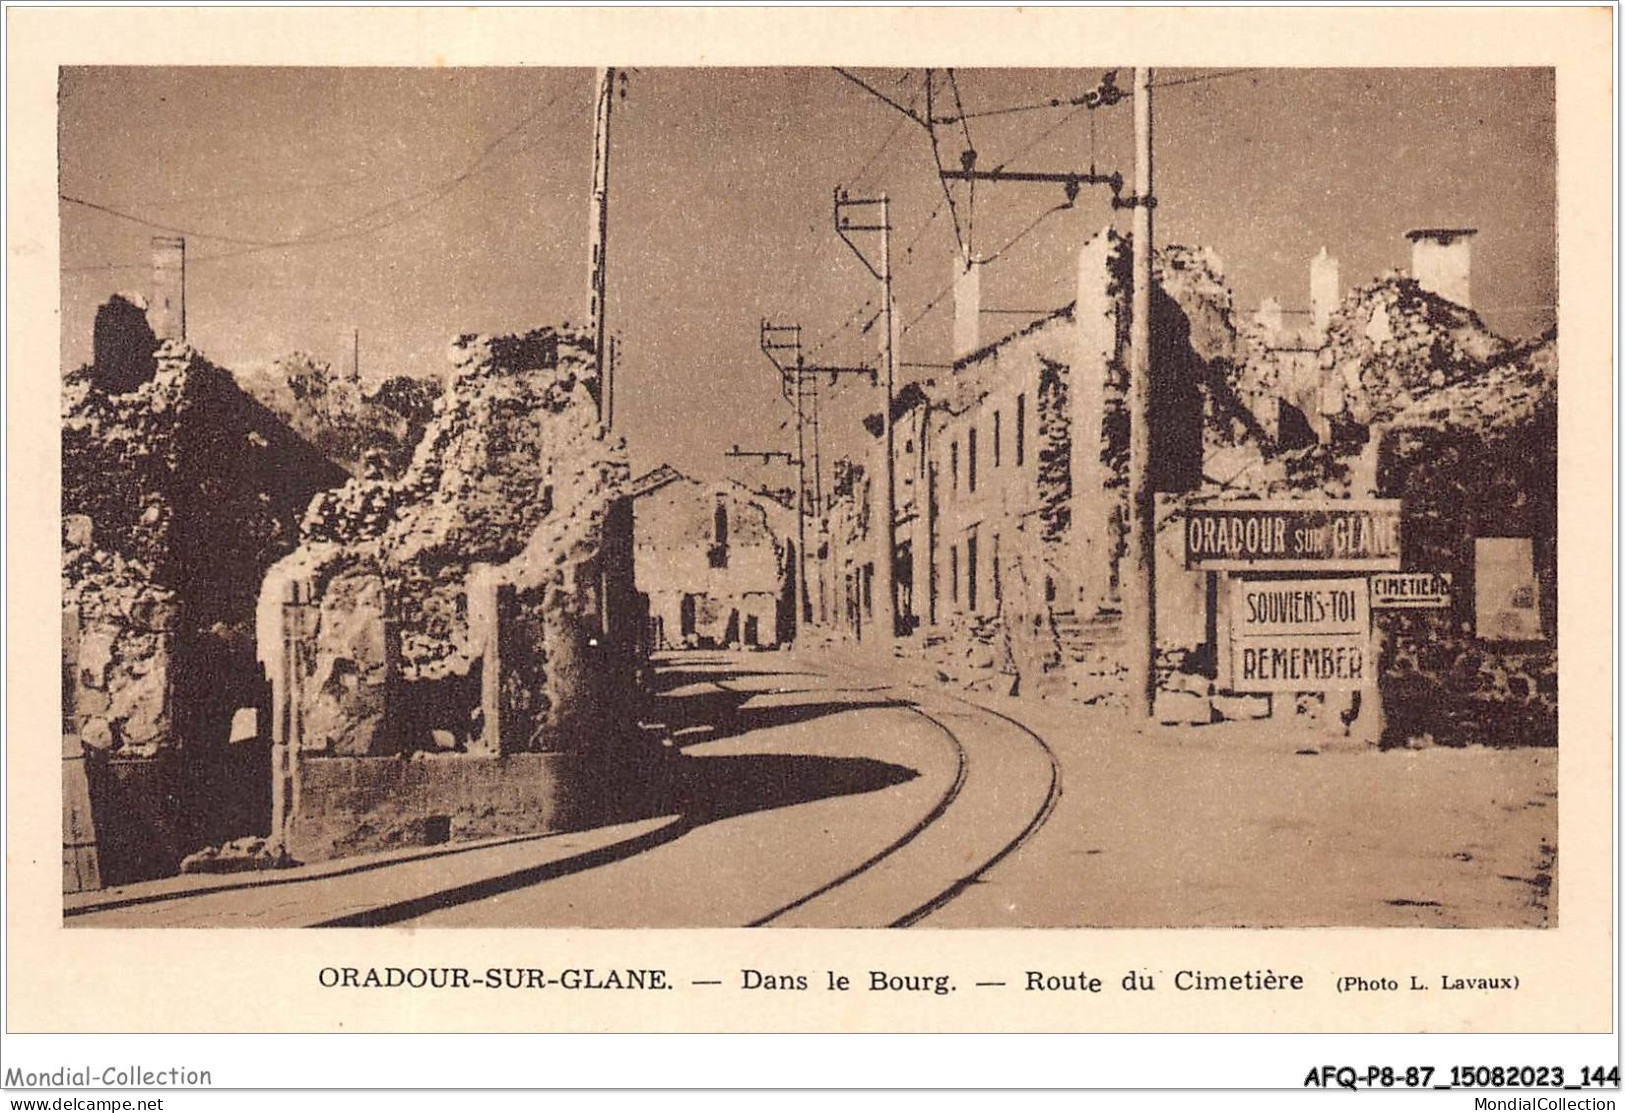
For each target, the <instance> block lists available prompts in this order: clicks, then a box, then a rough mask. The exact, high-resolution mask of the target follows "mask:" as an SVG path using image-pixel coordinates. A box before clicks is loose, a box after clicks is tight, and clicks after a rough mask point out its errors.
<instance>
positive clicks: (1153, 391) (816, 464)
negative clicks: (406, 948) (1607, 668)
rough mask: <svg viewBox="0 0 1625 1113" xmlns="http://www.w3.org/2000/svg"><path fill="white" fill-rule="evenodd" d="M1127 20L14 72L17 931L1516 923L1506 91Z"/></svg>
mask: <svg viewBox="0 0 1625 1113" xmlns="http://www.w3.org/2000/svg"><path fill="white" fill-rule="evenodd" d="M1156 53H1157V52H1156V50H1155V49H1149V48H1148V49H1142V50H1141V51H1139V54H1141V55H1144V57H1141V58H1138V59H1137V60H1136V58H1134V57H1129V58H1125V59H1124V60H1123V64H1121V65H1112V64H1106V65H1093V66H1088V67H1083V68H1071V69H1057V68H1035V67H1021V68H1017V67H1011V66H1006V67H993V66H979V65H969V66H954V65H949V64H946V62H947V61H948V60H950V59H951V57H952V56H951V55H950V56H947V57H945V58H944V64H942V65H939V66H921V65H916V66H910V67H904V66H892V67H878V66H873V65H821V66H806V65H793V66H791V65H786V66H777V65H775V66H767V65H762V66H704V67H692V66H691V67H682V66H663V65H631V66H611V65H597V66H580V67H564V66H549V65H535V66H470V65H437V66H369V67H360V66H247V65H64V66H62V67H61V68H60V69H59V70H58V71H57V90H56V95H57V107H58V118H57V126H56V135H55V142H56V152H55V153H56V183H57V189H58V197H57V201H58V209H57V212H58V219H59V229H58V231H59V238H60V299H61V300H60V315H59V318H58V320H59V326H60V338H59V339H60V353H61V375H60V446H61V447H60V466H61V505H60V513H61V585H62V586H61V615H62V619H61V647H62V648H61V690H62V722H61V727H62V766H61V774H62V779H61V800H62V832H61V833H62V866H63V869H62V893H61V923H62V925H63V926H64V927H66V928H69V929H117V928H305V927H368V928H374V927H406V928H418V927H422V928H633V929H657V928H746V927H772V928H798V927H799V928H914V929H967V928H976V929H992V928H1012V929H1077V928H1099V929H1189V928H1210V929H1255V928H1375V929H1403V928H1425V929H1433V928H1457V929H1520V930H1530V931H1535V932H1543V931H1554V930H1555V929H1557V928H1558V926H1559V924H1560V919H1559V915H1558V894H1559V886H1558V879H1559V877H1560V872H1561V871H1560V869H1559V863H1560V860H1561V858H1560V853H1559V852H1560V850H1561V849H1563V844H1562V843H1561V842H1560V840H1559V823H1558V820H1559V798H1558V758H1559V749H1560V747H1559V745H1558V738H1559V731H1558V728H1559V722H1560V719H1559V708H1558V702H1559V701H1558V690H1559V670H1558V601H1559V583H1558V566H1559V558H1558V501H1559V500H1558V488H1559V483H1558V471H1559V443H1558V440H1559V438H1558V423H1557V413H1558V367H1559V357H1558V330H1557V323H1558V317H1559V314H1558V294H1559V290H1558V263H1559V260H1558V236H1557V214H1558V171H1559V165H1560V164H1559V153H1558V141H1557V136H1558V112H1557V76H1556V70H1555V69H1554V68H1553V67H1552V66H1550V65H1508V66H1495V67H1489V66H1468V67H1461V66H1450V67H1444V66H1440V67H1432V68H1427V67H1416V66H1407V67H1403V68H1395V67H1388V66H1377V67H1362V68H1352V67H1340V68H1327V67H1314V66H1309V67H1287V66H1281V65H1267V66H1223V65H1220V66H1185V65H1176V66H1163V65H1157V64H1155V63H1156V61H1157V59H1156V57H1155V55H1156ZM1565 447H1567V446H1565ZM1599 559H1601V558H1599ZM1567 691H1568V689H1565V692H1567ZM1566 745H1567V742H1565V746H1566ZM1566 754H1567V750H1565V755H1566ZM44 790H45V788H44V786H43V785H42V786H39V791H44ZM53 868H54V867H53ZM1169 973H1170V976H1171V975H1172V971H1170V972H1169ZM1182 973H1186V974H1189V975H1190V978H1189V979H1188V980H1191V981H1193V983H1194V982H1199V981H1200V980H1201V979H1202V977H1203V976H1204V975H1203V974H1202V972H1201V971H1195V972H1190V971H1183V972H1182ZM1436 974H1437V972H1436V971H1430V972H1429V977H1430V978H1434V979H1435V980H1436V977H1435V976H1436ZM886 976H892V975H889V974H888V975H886ZM895 976H896V977H898V978H901V979H904V983H905V984H902V985H900V986H898V987H896V988H903V989H910V990H917V989H926V990H929V988H930V987H929V985H928V984H922V985H919V986H916V985H911V984H906V978H907V977H909V976H912V975H904V974H902V973H898V974H896V975H895ZM1056 976H1057V978H1059V975H1056ZM1237 976H1240V975H1237ZM729 977H730V978H731V979H732V980H733V981H738V980H739V975H738V973H737V972H732V973H730V975H729ZM758 977H759V978H772V977H774V975H773V974H772V973H771V972H769V973H766V974H761V973H758ZM1048 977H1050V974H1049V973H1047V972H1040V983H1041V986H1043V979H1044V978H1048ZM1228 977H1229V975H1228V973H1227V974H1226V975H1225V978H1226V979H1228ZM1247 977H1248V978H1251V977H1252V974H1250V973H1249V974H1248V975H1247ZM1260 977H1262V975H1260ZM1011 979H1012V980H1013V981H1019V976H1018V975H1015V974H1012V975H1011ZM748 980H749V979H748V977H747V978H746V981H748ZM702 984H703V983H702ZM986 984H989V985H992V984H999V985H1002V984H1004V983H1002V982H999V983H993V982H989V983H986ZM744 988H745V989H751V988H753V987H752V986H750V985H748V984H747V985H745V986H744ZM766 988H769V989H771V988H773V987H772V986H767V987H766ZM1028 988H1032V987H1031V986H1028ZM1047 988H1050V989H1073V988H1077V987H1076V986H1067V985H1063V984H1060V983H1059V981H1058V982H1057V985H1055V986H1048V987H1047ZM1180 988H1220V987H1207V986H1200V985H1196V984H1192V985H1191V986H1182V987H1180ZM1229 988H1240V987H1229ZM1245 988H1247V989H1254V988H1260V987H1255V986H1253V985H1251V984H1248V985H1247V986H1246V987H1245ZM1262 988H1275V987H1273V986H1269V987H1262ZM1443 988H1449V987H1448V986H1445V987H1443ZM1478 988H1483V987H1478Z"/></svg>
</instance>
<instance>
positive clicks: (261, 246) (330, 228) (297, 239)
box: [59, 90, 564, 272]
mask: <svg viewBox="0 0 1625 1113" xmlns="http://www.w3.org/2000/svg"><path fill="white" fill-rule="evenodd" d="M563 95H564V91H563V90H560V91H559V92H557V93H555V94H554V95H553V96H552V97H550V98H549V99H548V100H547V102H546V103H545V104H543V105H542V106H541V107H540V108H538V109H537V110H536V111H535V112H532V113H531V114H529V115H528V116H526V117H525V118H524V119H523V120H521V121H519V123H517V124H515V125H514V126H513V127H511V128H509V129H507V130H506V131H504V132H503V133H502V134H500V135H498V136H497V137H496V138H495V139H493V140H491V141H490V142H489V143H487V144H486V145H485V147H484V148H482V149H481V151H480V153H479V154H478V155H476V156H475V158H474V160H473V161H472V162H470V163H469V164H468V165H467V166H465V167H464V168H463V169H462V170H460V171H458V172H457V173H456V174H453V175H452V176H451V177H449V178H447V179H444V180H443V181H441V182H439V183H436V184H434V185H431V186H428V187H425V188H424V189H421V190H417V191H415V192H413V193H409V194H406V195H405V196H402V197H398V198H395V199H394V200H392V201H388V202H385V203H383V204H381V205H377V206H375V207H373V208H371V209H369V210H367V211H365V212H363V213H359V214H357V215H356V216H353V217H348V218H346V219H344V220H339V221H334V222H333V223H331V224H327V225H323V226H321V227H319V228H317V229H314V230H312V231H310V232H307V233H304V234H302V235H299V236H293V237H287V238H283V239H272V240H267V239H253V238H248V237H242V236H230V235H225V234H222V233H214V232H200V231H197V230H195V229H187V228H183V227H179V226H177V225H172V224H167V223H164V222H161V221H154V220H151V219H148V218H146V217H143V216H140V215H139V214H135V213H127V212H123V211H121V210H118V209H114V208H112V207H110V206H107V205H102V204H99V203H97V202H94V201H89V200H86V199H84V198H80V197H74V196H70V195H68V194H60V195H59V196H60V197H61V199H62V200H63V201H66V202H69V203H71V204H76V205H80V206H83V207H85V208H89V209H94V210H96V211H99V212H103V213H107V214H109V215H111V216H115V217H118V218H120V219H123V220H128V221H131V222H133V223H136V224H140V225H143V226H145V227H148V228H153V229H156V230H158V231H164V232H169V233H171V234H174V235H180V236H185V237H188V238H195V239H203V240H216V241H219V242H221V243H227V244H235V245H237V246H239V247H242V248H243V249H244V250H241V251H228V252H222V253H219V254H215V255H203V256H198V257H196V258H194V259H192V260H190V262H192V263H206V262H211V261H214V260H219V259H231V258H236V257H238V256H241V255H249V254H254V253H256V252H259V251H269V250H273V249H277V248H286V247H301V246H305V245H309V244H329V243H337V242H340V241H342V240H346V239H352V238H355V237H356V236H363V235H367V234H369V233H372V232H379V231H383V230H384V229H385V228H389V227H392V226H393V225H395V224H398V223H400V222H401V221H403V220H406V219H407V218H409V217H411V216H414V215H416V214H417V213H420V212H422V211H423V210H424V209H426V208H428V207H429V206H430V205H432V204H434V203H435V202H437V201H439V200H440V199H441V198H443V197H445V196H447V195H448V194H450V193H451V192H452V191H454V190H455V189H457V187H459V186H461V185H462V184H463V183H464V182H466V181H468V180H469V179H470V178H471V177H473V176H474V175H475V174H476V173H478V172H479V171H480V170H481V169H482V168H483V167H484V166H485V165H486V164H487V163H488V162H489V160H490V159H491V157H492V156H493V155H494V154H495V153H496V151H497V149H498V148H499V147H501V146H502V145H503V144H504V143H506V142H507V141H508V140H509V139H511V138H512V137H513V136H514V135H516V134H518V133H519V132H520V131H522V130H523V129H524V128H526V127H528V126H529V125H530V124H532V123H534V122H535V121H536V120H537V119H539V118H540V117H541V116H542V114H543V113H545V112H547V110H548V109H550V108H552V107H553V106H554V105H555V104H556V103H558V101H559V99H560V98H561V97H562V96H563ZM543 138H546V137H545V136H538V137H536V138H533V139H532V140H531V141H530V142H528V143H525V144H522V145H521V146H519V147H517V148H513V149H512V150H511V151H510V152H509V153H510V154H518V153H521V152H522V151H525V150H528V149H530V148H531V147H534V146H536V145H537V144H538V143H539V142H540V141H541V140H542V139H543ZM414 202H421V203H418V204H414ZM403 205H405V206H409V207H408V208H406V209H404V210H403V211H401V212H399V213H398V214H393V213H392V210H397V209H400V208H401V206H403ZM385 217H387V218H388V219H383V220H382V223H379V221H380V219H381V218H385ZM143 265H144V264H126V263H109V264H99V265H91V266H77V267H63V268H62V270H63V271H66V272H83V271H94V270H125V269H130V268H132V267H140V266H143Z"/></svg>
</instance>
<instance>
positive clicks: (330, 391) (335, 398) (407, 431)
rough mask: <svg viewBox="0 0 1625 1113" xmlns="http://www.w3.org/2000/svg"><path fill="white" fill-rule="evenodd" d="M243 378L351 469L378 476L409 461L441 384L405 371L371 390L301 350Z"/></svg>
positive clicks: (393, 473)
mask: <svg viewBox="0 0 1625 1113" xmlns="http://www.w3.org/2000/svg"><path fill="white" fill-rule="evenodd" d="M237 380H238V382H239V383H241V384H242V386H243V388H244V389H245V390H247V391H248V392H249V393H251V394H253V395H254V397H256V398H258V399H259V400H260V401H261V402H262V403H264V404H265V406H266V407H267V408H268V409H270V410H271V412H273V413H275V414H276V415H277V416H278V417H279V418H281V419H282V421H283V422H284V423H285V424H286V425H287V426H288V427H289V428H290V429H292V430H293V431H294V432H296V433H297V434H299V436H301V437H302V438H304V439H305V440H306V441H308V442H309V443H310V444H311V445H313V446H314V447H315V448H316V449H317V450H318V451H320V452H321V453H322V454H323V455H324V456H326V457H327V458H328V459H330V460H332V461H334V462H335V463H337V464H339V465H341V466H342V467H343V468H344V469H345V470H346V471H348V472H349V473H350V474H351V475H352V476H362V477H364V476H367V475H368V474H369V473H370V474H371V475H372V477H374V478H378V477H382V476H396V475H399V474H400V473H401V472H402V471H403V470H404V469H405V468H406V465H407V464H408V462H410V460H411V458H412V451H413V449H414V448H416V447H417V442H418V440H419V439H420V438H421V437H422V436H423V430H424V428H425V427H426V426H427V425H428V423H429V418H430V417H431V416H432V415H433V411H434V400H435V399H436V398H438V397H439V396H440V394H441V391H442V389H443V388H442V386H441V384H440V383H439V382H438V381H437V380H433V379H415V378H411V377H410V376H406V375H397V376H395V377H393V378H390V379H386V380H385V381H383V382H382V383H379V384H378V385H377V386H375V387H373V388H371V389H368V388H367V386H366V385H365V384H363V383H362V382H361V381H360V380H359V379H357V378H356V377H355V376H354V375H353V374H347V373H344V372H341V371H336V370H334V369H333V367H332V366H330V365H329V364H327V363H325V362H323V361H321V360H318V359H315V358H313V357H311V356H308V355H306V354H304V353H303V352H295V353H293V354H292V355H288V356H284V357H283V358H281V359H278V360H276V361H275V362H273V363H271V364H270V365H268V366H266V367H263V368H258V369H255V370H251V371H239V372H238V373H237Z"/></svg>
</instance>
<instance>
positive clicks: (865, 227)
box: [835, 189, 902, 641]
mask: <svg viewBox="0 0 1625 1113" xmlns="http://www.w3.org/2000/svg"><path fill="white" fill-rule="evenodd" d="M866 206H876V207H878V208H879V210H880V223H878V224H854V223H852V221H851V218H850V217H848V216H847V215H846V210H847V209H849V208H859V207H866ZM890 218H891V202H890V199H889V198H888V197H887V196H886V195H885V194H884V193H882V194H881V195H880V196H879V197H875V198H856V197H849V196H847V194H846V192H845V191H844V190H841V189H836V191H835V230H836V231H837V232H839V233H840V234H841V238H842V239H843V240H845V241H846V244H847V246H848V247H850V248H851V249H852V251H853V253H854V254H856V255H857V257H858V258H859V259H860V260H861V261H862V262H863V265H864V266H865V267H868V268H869V273H870V274H872V275H874V276H875V278H877V279H879V280H880V284H881V291H882V292H881V297H882V298H883V299H884V300H883V301H882V302H881V314H882V315H883V316H884V317H885V319H886V327H885V332H884V333H882V338H881V350H880V351H881V376H882V379H883V382H884V384H885V387H886V391H885V394H886V397H885V400H884V401H883V402H882V403H881V407H880V422H881V435H880V436H881V441H882V446H881V451H882V452H883V453H884V454H885V459H884V461H883V463H884V466H885V473H886V474H885V478H884V481H883V482H882V483H881V503H880V509H879V514H878V516H879V518H880V537H881V541H880V544H881V551H880V553H879V554H878V556H879V559H878V560H876V561H875V578H876V579H877V580H878V581H879V583H878V584H877V585H876V586H877V591H876V594H878V595H879V596H880V598H881V600H882V602H883V605H884V606H885V609H886V612H887V614H886V618H885V620H884V621H882V622H881V623H880V626H879V629H880V637H881V638H882V640H886V641H890V640H892V639H895V638H896V637H897V636H898V635H899V634H900V633H901V632H902V628H901V622H900V620H899V615H898V613H897V575H896V568H895V565H896V562H897V457H896V455H895V452H894V446H893V435H892V397H893V394H894V393H895V389H896V380H897V312H896V306H895V304H894V303H893V299H892V273H891V219H890ZM848 232H879V233H880V266H879V267H876V266H874V265H873V264H872V263H870V262H869V260H868V257H867V256H865V255H864V254H863V252H862V251H861V250H860V249H859V248H858V246H857V244H855V243H853V242H852V239H851V237H849V236H848V235H847V233H848ZM870 521H871V523H872V522H873V517H871V519H870Z"/></svg>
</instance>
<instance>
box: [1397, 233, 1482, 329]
mask: <svg viewBox="0 0 1625 1113" xmlns="http://www.w3.org/2000/svg"><path fill="white" fill-rule="evenodd" d="M1477 232H1478V229H1476V228H1417V229H1414V230H1412V231H1410V232H1406V233H1405V238H1406V239H1408V240H1410V241H1411V276H1412V277H1414V278H1415V279H1416V281H1417V282H1418V283H1419V284H1420V285H1421V287H1422V289H1424V290H1427V291H1428V292H1429V293H1433V294H1437V295H1439V296H1440V297H1441V298H1444V299H1445V300H1446V301H1453V302H1455V303H1456V304H1457V305H1460V306H1462V307H1464V308H1467V309H1471V308H1472V307H1473V293H1472V274H1473V236H1474V235H1476V234H1477Z"/></svg>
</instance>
